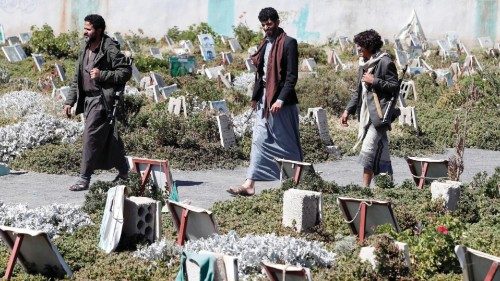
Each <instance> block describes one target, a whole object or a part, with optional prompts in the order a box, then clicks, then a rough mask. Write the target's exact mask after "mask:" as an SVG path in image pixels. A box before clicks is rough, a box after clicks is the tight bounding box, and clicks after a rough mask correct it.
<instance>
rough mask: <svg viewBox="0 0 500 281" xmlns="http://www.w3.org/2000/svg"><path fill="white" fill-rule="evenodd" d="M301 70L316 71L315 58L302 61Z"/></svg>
mask: <svg viewBox="0 0 500 281" xmlns="http://www.w3.org/2000/svg"><path fill="white" fill-rule="evenodd" d="M301 70H302V71H310V72H313V71H316V61H315V60H314V58H308V59H304V60H303V61H302V65H301Z"/></svg>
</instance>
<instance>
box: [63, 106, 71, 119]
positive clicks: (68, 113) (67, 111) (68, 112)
mask: <svg viewBox="0 0 500 281" xmlns="http://www.w3.org/2000/svg"><path fill="white" fill-rule="evenodd" d="M63 113H64V114H66V117H68V118H71V105H69V104H65V105H64V108H63Z"/></svg>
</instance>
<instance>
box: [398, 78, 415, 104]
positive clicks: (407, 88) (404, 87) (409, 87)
mask: <svg viewBox="0 0 500 281" xmlns="http://www.w3.org/2000/svg"><path fill="white" fill-rule="evenodd" d="M399 93H400V94H401V95H402V96H403V97H404V98H405V99H407V98H408V95H409V94H410V93H413V99H414V100H417V98H418V96H417V90H416V89H415V82H414V81H413V80H403V81H401V86H400V88H399Z"/></svg>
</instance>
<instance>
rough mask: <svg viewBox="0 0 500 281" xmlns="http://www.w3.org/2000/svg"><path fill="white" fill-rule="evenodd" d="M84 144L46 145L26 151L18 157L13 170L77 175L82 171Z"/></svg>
mask: <svg viewBox="0 0 500 281" xmlns="http://www.w3.org/2000/svg"><path fill="white" fill-rule="evenodd" d="M81 156H82V142H81V141H78V142H76V143H73V144H45V145H41V146H39V147H36V148H34V149H30V150H25V151H24V152H23V153H22V154H21V155H20V156H18V157H16V158H15V159H14V160H13V161H12V163H11V166H12V168H13V169H20V170H28V171H36V172H39V173H48V174H77V173H78V171H79V170H80V160H81Z"/></svg>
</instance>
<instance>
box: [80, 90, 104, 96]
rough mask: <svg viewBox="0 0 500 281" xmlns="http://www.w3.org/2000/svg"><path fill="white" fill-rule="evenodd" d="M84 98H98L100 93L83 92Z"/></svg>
mask: <svg viewBox="0 0 500 281" xmlns="http://www.w3.org/2000/svg"><path fill="white" fill-rule="evenodd" d="M84 93H85V96H86V97H98V96H100V95H101V91H99V90H97V91H84Z"/></svg>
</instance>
